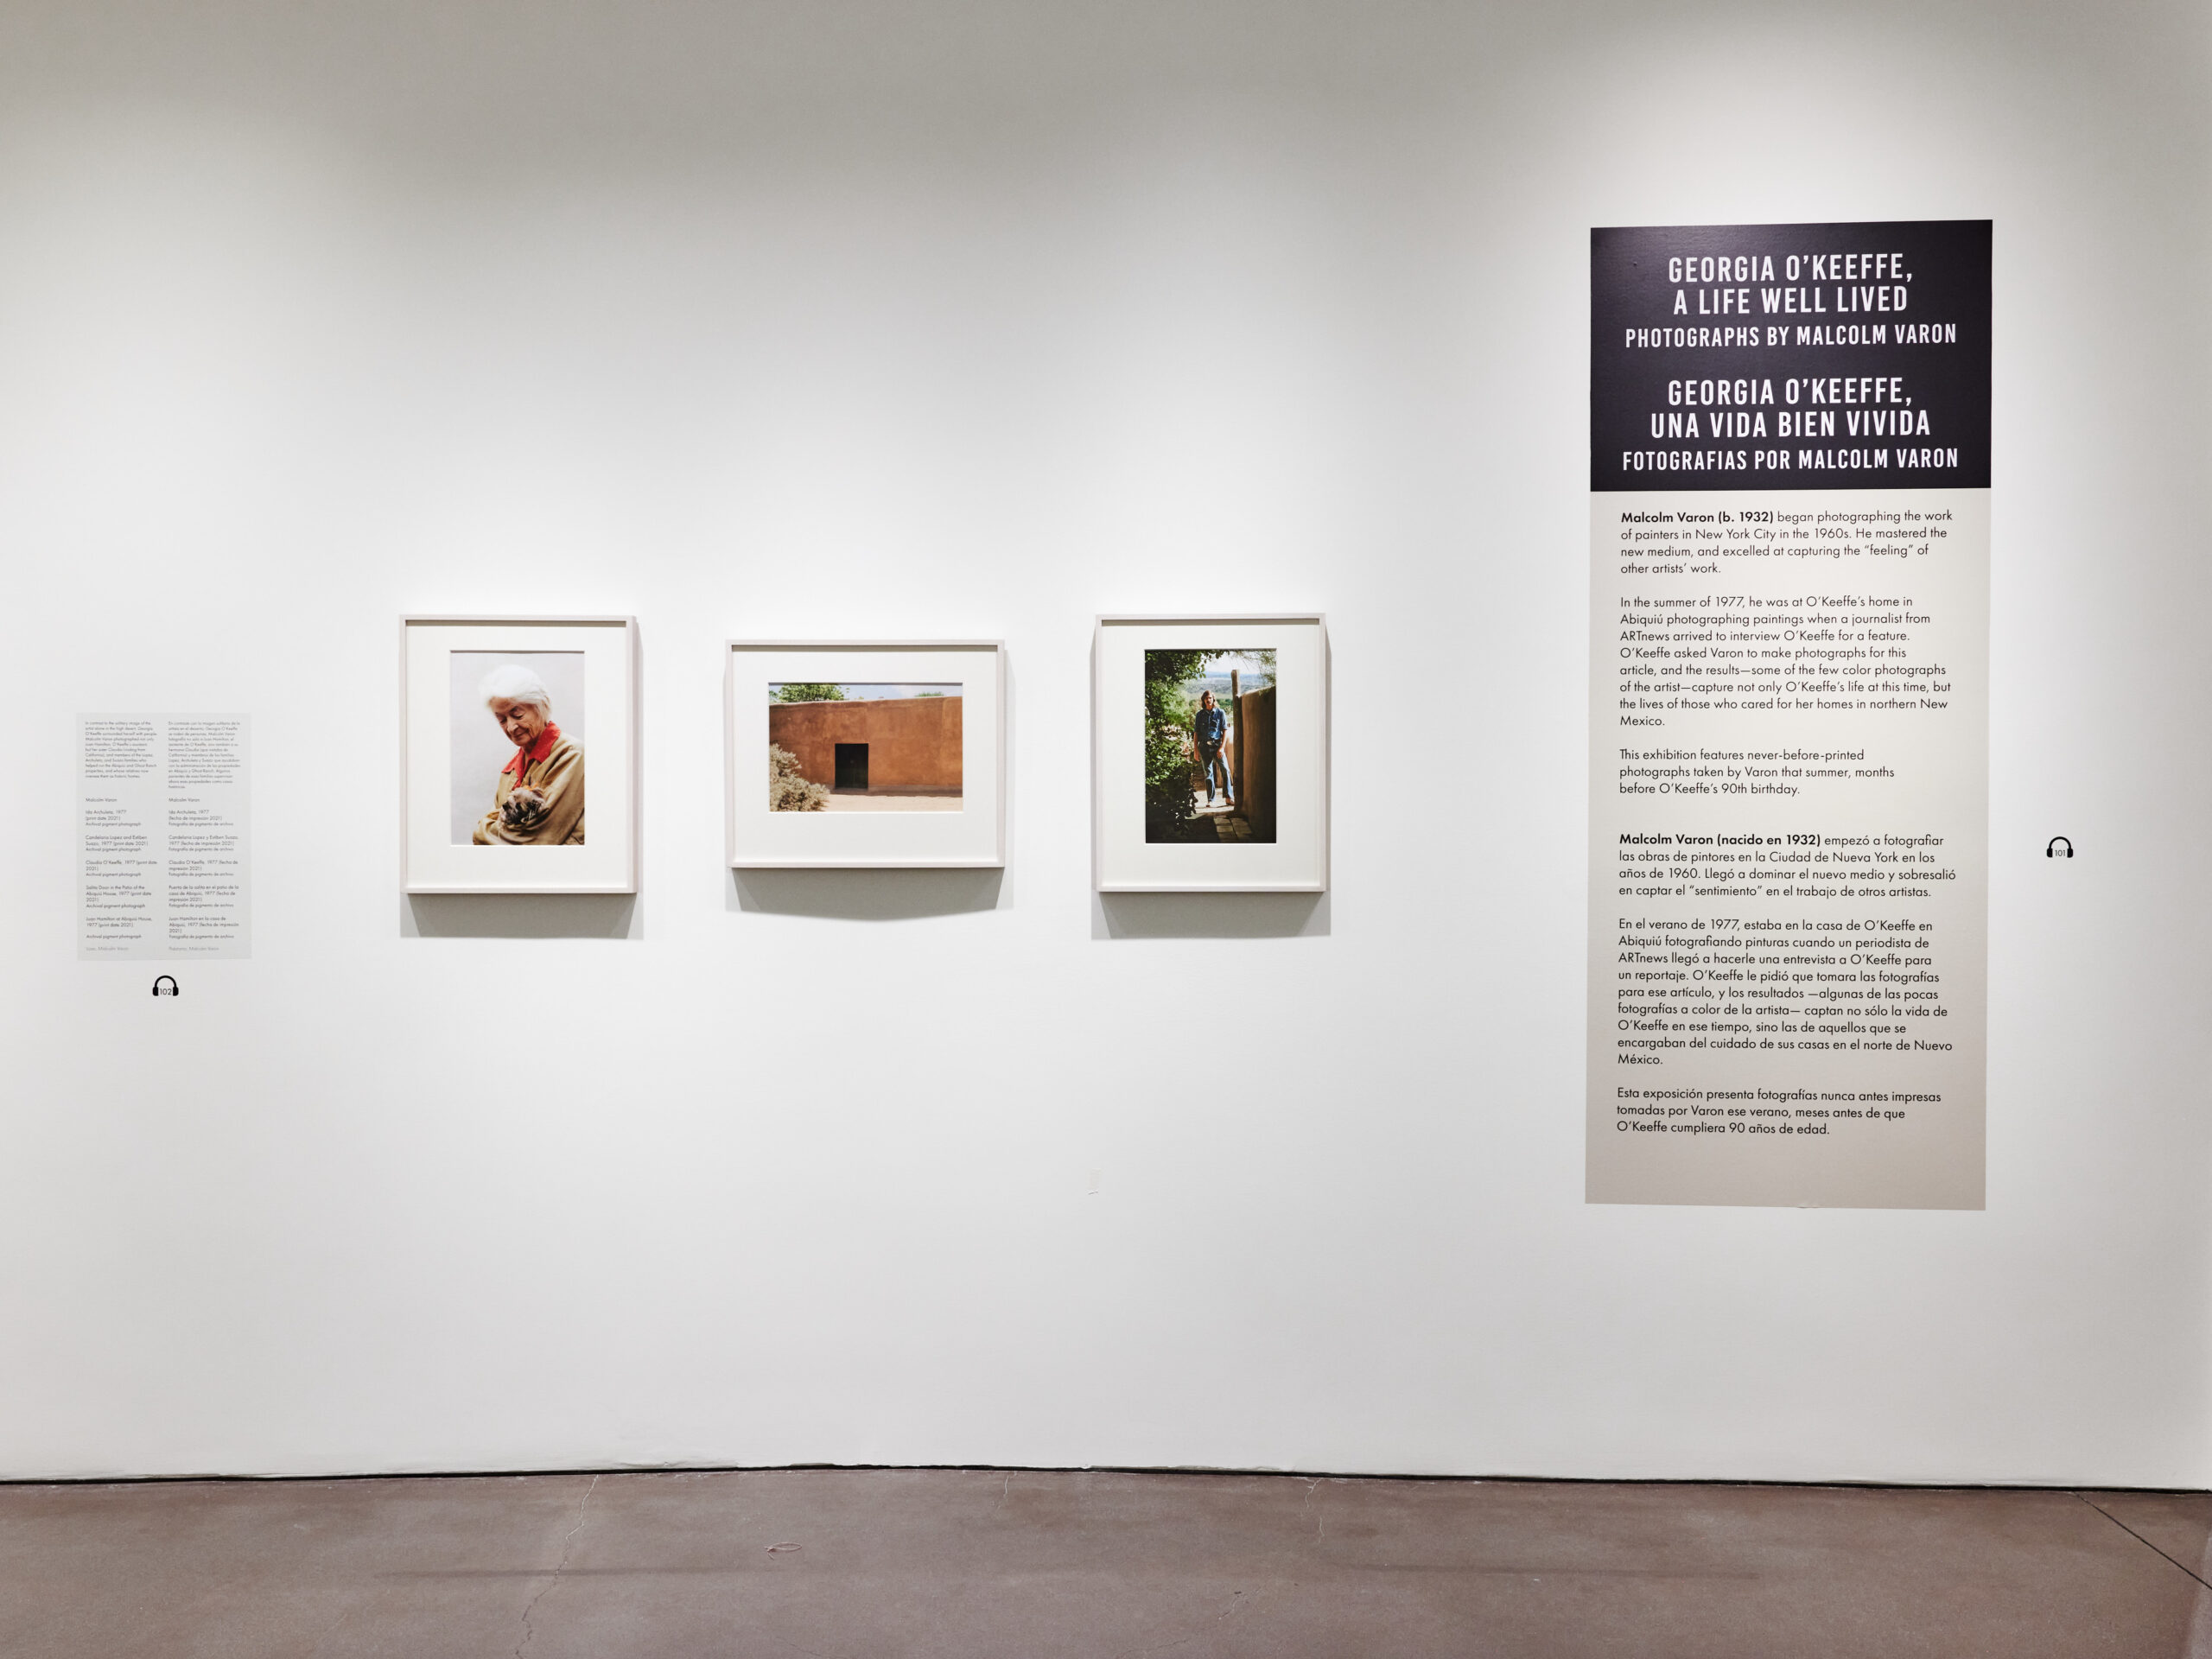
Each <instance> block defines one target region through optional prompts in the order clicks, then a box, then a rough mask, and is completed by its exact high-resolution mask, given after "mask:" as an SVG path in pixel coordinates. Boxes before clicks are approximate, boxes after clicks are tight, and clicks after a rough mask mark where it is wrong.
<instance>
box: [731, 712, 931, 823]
mask: <svg viewBox="0 0 2212 1659" xmlns="http://www.w3.org/2000/svg"><path fill="white" fill-rule="evenodd" d="M960 692H961V688H960V687H959V686H958V685H944V686H905V685H901V686H872V685H820V686H787V685H772V686H771V687H769V706H768V748H769V761H770V791H771V805H772V806H773V807H774V808H775V810H779V811H802V812H804V811H827V812H838V811H910V812H912V811H919V812H926V811H939V812H945V811H950V812H957V811H958V810H961V798H962V774H961V753H962V742H963V737H962V728H961V696H960ZM901 693H911V694H912V695H899V694H901ZM809 694H815V695H809ZM779 752H780V753H779Z"/></svg>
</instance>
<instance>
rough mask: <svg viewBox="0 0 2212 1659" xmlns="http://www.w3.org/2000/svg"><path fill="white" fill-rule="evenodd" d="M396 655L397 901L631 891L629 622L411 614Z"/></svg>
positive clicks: (633, 671) (633, 645)
mask: <svg viewBox="0 0 2212 1659" xmlns="http://www.w3.org/2000/svg"><path fill="white" fill-rule="evenodd" d="M399 652H400V729H399V774H400V791H399V800H400V807H399V811H400V834H401V845H400V861H401V863H400V868H401V869H402V870H403V872H404V880H405V884H406V890H407V891H408V892H410V893H635V892H636V891H637V890H638V840H639V836H638V797H639V791H638V624H637V620H636V619H635V618H632V617H626V616H589V617H480V616H410V617H405V618H403V619H402V620H401V621H400V626H399ZM587 763H588V772H589V777H590V806H589V810H588V811H587V810H586V806H585V777H586V772H587Z"/></svg>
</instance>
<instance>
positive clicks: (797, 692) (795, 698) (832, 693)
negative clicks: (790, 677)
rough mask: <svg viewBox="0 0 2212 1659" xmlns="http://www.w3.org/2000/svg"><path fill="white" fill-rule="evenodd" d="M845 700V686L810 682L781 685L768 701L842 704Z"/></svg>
mask: <svg viewBox="0 0 2212 1659" xmlns="http://www.w3.org/2000/svg"><path fill="white" fill-rule="evenodd" d="M844 700H845V688H844V687H843V686H842V685H830V684H827V683H813V682H809V681H797V682H794V683H791V684H789V685H779V686H778V687H777V688H776V694H775V696H772V697H770V698H769V699H768V701H769V702H843V701H844Z"/></svg>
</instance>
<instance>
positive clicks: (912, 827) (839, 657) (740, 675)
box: [722, 639, 1006, 869]
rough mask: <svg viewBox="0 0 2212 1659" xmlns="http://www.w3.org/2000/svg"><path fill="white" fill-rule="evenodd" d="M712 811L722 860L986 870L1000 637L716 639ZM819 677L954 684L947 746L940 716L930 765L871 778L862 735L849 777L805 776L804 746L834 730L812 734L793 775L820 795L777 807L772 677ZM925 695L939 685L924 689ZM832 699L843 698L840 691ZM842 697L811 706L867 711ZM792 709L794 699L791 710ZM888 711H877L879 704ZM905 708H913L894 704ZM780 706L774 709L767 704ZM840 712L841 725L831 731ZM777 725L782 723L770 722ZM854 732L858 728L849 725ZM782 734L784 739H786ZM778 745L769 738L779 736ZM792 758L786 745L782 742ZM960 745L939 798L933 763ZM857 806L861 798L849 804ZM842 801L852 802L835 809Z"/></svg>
mask: <svg viewBox="0 0 2212 1659" xmlns="http://www.w3.org/2000/svg"><path fill="white" fill-rule="evenodd" d="M722 658H723V680H722V684H723V728H724V731H725V733H726V734H727V743H726V747H725V757H724V767H723V772H724V810H725V812H726V815H727V822H728V858H729V864H730V868H733V869H995V868H1002V867H1003V866H1004V865H1005V863H1006V646H1005V644H1004V643H1003V642H1002V641H1000V640H995V639H926V640H759V639H731V640H728V641H726V642H725V645H724V648H723V652H722ZM802 683H827V684H831V685H836V686H839V687H841V688H842V687H845V686H852V687H856V688H857V687H869V688H882V687H903V686H913V685H942V684H950V683H957V684H958V685H959V686H960V687H961V690H960V692H959V695H958V698H957V701H958V702H959V705H960V706H959V709H958V711H957V724H958V740H957V743H953V744H952V745H951V746H950V752H949V753H948V752H947V751H946V750H945V749H944V747H943V737H944V734H942V731H941V729H940V731H939V736H938V747H937V748H935V749H933V750H931V753H935V754H936V755H937V756H938V759H937V760H936V761H935V762H934V763H932V764H934V765H935V766H938V768H939V769H940V770H939V772H938V775H934V776H931V775H925V774H924V773H923V772H901V773H897V774H894V776H895V777H897V778H898V779H901V781H896V782H892V783H888V784H879V783H876V782H874V781H872V780H871V778H870V775H869V773H868V771H867V767H868V758H867V757H868V750H869V744H868V742H866V741H855V742H853V743H849V744H847V745H845V746H844V747H847V748H854V747H857V748H858V749H859V750H860V752H861V759H860V762H859V764H860V766H861V773H860V777H859V781H858V783H857V785H850V780H849V779H846V778H844V777H843V776H842V774H839V775H837V776H830V775H826V774H825V775H823V776H820V777H816V776H814V775H812V774H813V772H815V771H817V770H819V767H818V766H816V765H815V764H814V763H815V761H816V759H817V756H816V754H815V753H814V751H815V750H816V749H817V748H818V747H819V743H820V742H821V741H829V738H830V737H831V736H832V735H834V734H828V733H827V732H826V730H825V731H824V732H822V733H817V734H815V735H816V737H817V740H818V741H817V742H814V743H810V744H807V745H801V746H800V747H804V748H807V749H809V753H808V755H807V757H806V761H805V763H804V764H805V765H806V766H807V767H808V769H809V770H808V774H807V776H806V778H805V779H804V780H803V781H807V782H810V783H812V784H813V785H815V786H816V787H817V788H818V789H820V790H823V791H826V792H827V793H828V795H829V799H828V800H826V801H824V802H823V803H822V804H821V806H820V808H818V809H817V810H774V809H772V806H771V804H770V798H771V797H770V791H771V785H770V766H769V753H768V749H769V745H770V742H771V741H772V733H771V729H770V728H771V709H772V705H771V702H770V691H769V688H770V687H771V686H772V685H793V684H802ZM925 695H929V696H938V697H939V698H940V700H941V694H936V693H931V694H925ZM872 700H873V701H875V702H884V703H893V702H907V703H913V704H917V705H918V703H919V702H921V701H922V698H921V697H913V698H899V697H895V696H894V697H880V698H874V699H872ZM841 701H842V700H841ZM850 701H851V703H852V705H853V706H852V707H851V708H850V709H825V708H817V713H819V714H821V715H823V718H824V719H825V720H827V719H830V718H833V717H834V718H835V719H836V720H837V721H840V722H845V721H849V720H858V719H862V718H864V717H873V715H871V712H870V711H868V710H867V709H864V708H863V707H861V705H863V704H865V703H866V702H869V701H871V699H868V698H858V699H852V700H850ZM882 712H883V713H884V714H885V715H888V714H889V713H890V711H889V710H885V711H882ZM905 712H906V714H907V715H919V714H921V713H922V712H923V711H922V710H920V709H918V708H914V709H907V710H906V711H905ZM803 713H804V711H803V710H798V709H793V710H791V718H793V719H797V718H798V717H800V715H802V714H803ZM779 717H780V716H779ZM840 730H842V723H841V726H840ZM783 734H784V735H785V736H786V737H789V736H790V732H789V730H788V729H785V732H784V733H783ZM850 735H851V737H852V738H854V739H855V740H860V739H862V738H864V737H866V735H867V731H866V730H865V729H864V728H862V727H860V726H855V728H854V729H853V731H852V732H851V734H850ZM791 741H793V742H797V739H796V738H792V739H791ZM779 747H782V746H781V745H779ZM786 753H789V754H792V755H793V756H794V757H796V756H797V754H798V750H797V749H792V748H787V749H786ZM950 753H957V755H958V757H959V766H958V772H957V782H955V783H954V784H953V787H952V789H951V791H950V794H951V795H952V796H953V797H955V798H957V806H953V807H947V806H946V805H945V804H944V803H945V800H946V798H947V796H948V791H947V790H946V788H945V787H944V785H945V784H946V783H947V782H948V780H949V779H950V772H949V769H946V768H945V767H944V762H945V761H946V760H949V758H950ZM861 807H866V808H867V809H868V810H857V809H859V808H861ZM847 809H854V810H847Z"/></svg>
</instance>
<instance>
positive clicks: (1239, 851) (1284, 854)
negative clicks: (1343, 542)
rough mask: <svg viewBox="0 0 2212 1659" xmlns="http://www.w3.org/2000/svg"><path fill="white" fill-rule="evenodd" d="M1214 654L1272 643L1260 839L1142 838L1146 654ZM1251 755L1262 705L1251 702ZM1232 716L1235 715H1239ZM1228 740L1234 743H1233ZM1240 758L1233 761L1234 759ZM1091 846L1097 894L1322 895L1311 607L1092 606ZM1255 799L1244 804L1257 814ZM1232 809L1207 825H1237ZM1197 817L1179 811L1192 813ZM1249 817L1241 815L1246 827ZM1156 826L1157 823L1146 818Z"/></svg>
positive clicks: (1321, 714) (1253, 652)
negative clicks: (1170, 609) (1265, 817)
mask: <svg viewBox="0 0 2212 1659" xmlns="http://www.w3.org/2000/svg"><path fill="white" fill-rule="evenodd" d="M1167 651H1174V652H1192V651H1197V652H1208V653H1219V654H1220V657H1221V659H1222V660H1223V661H1224V662H1235V661H1239V660H1242V661H1245V662H1248V663H1250V662H1255V661H1258V660H1260V654H1263V653H1270V652H1271V653H1273V655H1272V657H1268V658H1265V661H1266V662H1267V663H1268V664H1272V665H1273V666H1272V668H1271V669H1270V670H1269V671H1268V684H1267V686H1265V687H1264V688H1262V689H1264V690H1268V691H1269V692H1270V693H1271V694H1272V695H1271V696H1270V697H1269V698H1268V703H1267V706H1266V709H1265V711H1264V712H1265V713H1266V715H1267V716H1268V718H1269V719H1270V720H1271V721H1272V725H1271V727H1270V728H1268V731H1267V738H1266V741H1267V743H1268V745H1269V746H1270V747H1268V751H1267V753H1268V758H1269V760H1270V761H1271V767H1270V769H1269V770H1268V772H1266V774H1265V775H1264V778H1263V779H1262V781H1266V782H1268V783H1271V785H1272V787H1273V791H1274V798H1273V801H1272V804H1271V805H1272V811H1271V814H1270V817H1271V820H1272V822H1271V823H1269V824H1268V825H1267V826H1266V838H1248V839H1236V838H1235V837H1233V836H1230V835H1227V834H1224V833H1217V836H1216V838H1215V839H1214V840H1212V841H1207V840H1204V839H1195V838H1194V839H1190V840H1185V841H1166V840H1158V839H1152V838H1148V834H1147V810H1146V788H1145V777H1144V766H1145V742H1146V719H1145V715H1144V709H1145V673H1146V669H1145V656H1146V653H1147V652H1167ZM1251 712H1252V715H1253V719H1252V724H1253V725H1254V727H1255V740H1254V751H1255V753H1254V755H1253V759H1252V762H1251V764H1253V765H1254V766H1255V767H1256V766H1258V765H1259V760H1260V757H1259V751H1260V749H1261V739H1260V737H1259V735H1258V732H1259V729H1260V715H1261V714H1262V710H1261V709H1258V708H1256V707H1255V709H1253V710H1252V711H1251ZM1237 719H1238V720H1240V721H1241V720H1242V719H1243V715H1242V714H1241V713H1240V715H1238V716H1237ZM1234 741H1235V740H1234V739H1232V745H1233V742H1234ZM1240 764H1242V763H1240ZM1091 767H1092V774H1091V803H1092V819H1091V846H1092V863H1093V878H1094V881H1095V885H1096V889H1097V891H1098V892H1100V893H1324V892H1326V891H1327V889H1328V885H1329V644H1328V625H1327V621H1326V619H1325V617H1324V616H1323V615H1322V613H1319V612H1318V611H1293V612H1263V613H1249V614H1231V615H1205V616H1191V615H1181V614H1166V615H1155V616H1127V615H1117V616H1101V617H1099V618H1098V619H1097V624H1096V631H1095V632H1094V634H1093V636H1092V644H1091ZM1256 811H1257V807H1256V805H1255V807H1254V812H1255V815H1256ZM1236 817H1237V814H1236V811H1235V810H1233V809H1232V810H1225V811H1224V812H1222V813H1221V814H1220V815H1219V821H1218V822H1217V823H1215V824H1214V825H1213V827H1214V828H1215V829H1217V831H1220V830H1223V829H1235V828H1236ZM1203 821H1204V820H1203V819H1192V820H1190V821H1188V822H1187V823H1185V829H1189V828H1190V825H1191V823H1198V822H1203ZM1254 829H1255V824H1253V823H1247V824H1246V825H1245V826H1244V831H1245V833H1246V834H1247V835H1248V836H1249V835H1251V834H1252V832H1253V831H1254ZM1157 833H1159V831H1158V828H1157V827H1155V829H1154V834H1157Z"/></svg>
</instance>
